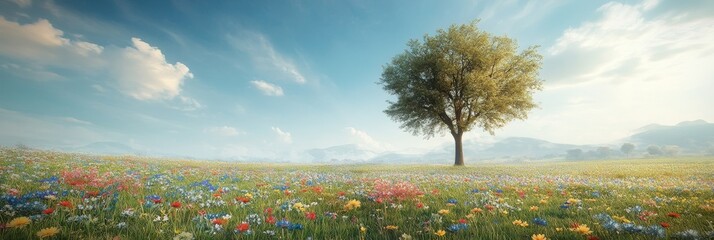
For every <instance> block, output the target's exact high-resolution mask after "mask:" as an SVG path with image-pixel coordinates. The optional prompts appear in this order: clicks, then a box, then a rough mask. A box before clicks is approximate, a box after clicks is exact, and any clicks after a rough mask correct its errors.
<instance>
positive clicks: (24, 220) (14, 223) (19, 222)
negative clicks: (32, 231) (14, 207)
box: [7, 217, 32, 228]
mask: <svg viewBox="0 0 714 240" xmlns="http://www.w3.org/2000/svg"><path fill="white" fill-rule="evenodd" d="M31 222H32V220H31V219H30V218H28V217H18V218H15V219H13V220H11V221H10V222H9V223H8V224H7V227H11V228H23V227H25V226H27V225H28V224H30V223H31Z"/></svg>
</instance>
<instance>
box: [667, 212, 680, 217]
mask: <svg viewBox="0 0 714 240" xmlns="http://www.w3.org/2000/svg"><path fill="white" fill-rule="evenodd" d="M667 216H669V217H673V218H679V217H681V216H682V215H679V213H676V212H670V213H667Z"/></svg>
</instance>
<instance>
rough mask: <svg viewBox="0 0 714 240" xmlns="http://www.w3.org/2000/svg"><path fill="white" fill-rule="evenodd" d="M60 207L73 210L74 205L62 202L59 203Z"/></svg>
mask: <svg viewBox="0 0 714 240" xmlns="http://www.w3.org/2000/svg"><path fill="white" fill-rule="evenodd" d="M58 204H59V205H60V206H63V207H66V208H72V203H71V202H69V201H66V200H65V201H61V202H59V203H58Z"/></svg>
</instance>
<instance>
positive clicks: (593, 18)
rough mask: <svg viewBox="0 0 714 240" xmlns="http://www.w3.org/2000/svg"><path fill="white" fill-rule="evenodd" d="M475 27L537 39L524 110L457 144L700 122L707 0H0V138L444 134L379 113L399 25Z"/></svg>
mask: <svg viewBox="0 0 714 240" xmlns="http://www.w3.org/2000/svg"><path fill="white" fill-rule="evenodd" d="M475 19H480V22H479V23H478V27H479V28H480V29H482V30H485V31H487V32H489V33H491V34H494V35H499V36H504V35H505V36H508V37H510V38H513V39H515V40H516V41H517V42H518V44H519V48H520V49H525V48H527V47H528V46H532V45H538V46H540V48H539V52H540V53H541V54H542V55H543V57H544V59H543V66H542V69H541V71H540V78H541V79H542V80H543V81H544V88H543V90H542V91H540V92H536V93H535V95H534V98H535V100H536V102H537V103H538V104H539V107H538V108H537V109H534V110H532V111H531V112H530V114H529V117H528V119H526V120H518V121H514V122H511V123H509V124H508V125H507V126H506V127H504V128H501V129H498V130H496V131H495V135H490V134H488V133H485V132H483V131H479V130H474V131H472V132H469V133H467V134H466V135H465V137H464V138H465V139H467V140H471V141H482V142H489V141H490V142H492V141H496V140H498V139H503V138H507V137H515V136H518V137H533V138H540V139H544V140H547V141H551V142H556V143H573V144H603V143H609V142H613V141H618V140H619V139H623V138H625V137H627V136H629V135H631V134H632V133H633V130H634V129H637V128H640V127H642V126H645V125H648V124H652V123H657V124H665V125H673V124H676V123H678V122H681V121H688V120H696V119H703V120H706V121H709V122H712V121H714V107H712V106H714V95H713V94H712V92H713V90H714V68H713V67H712V66H714V44H712V43H714V1H706V0H701V1H696V0H687V1H675V0H669V1H656V0H644V1H612V2H608V1H559V0H544V1H520V0H505V1H461V0H454V1H411V0H409V1H406V0H404V1H361V0H359V1H358V0H355V1H298V0H293V1H210V2H201V3H196V2H195V1H182V0H175V1H59V0H55V1H46V0H1V1H0V144H1V145H6V146H12V145H15V144H20V143H21V144H25V145H28V146H33V147H41V148H50V149H68V148H72V147H78V146H83V145H87V144H90V143H95V142H114V143H120V144H124V145H127V146H129V147H131V148H133V149H137V150H141V151H142V152H145V153H148V154H154V155H165V156H186V157H195V158H205V159H244V160H245V159H248V160H249V159H286V160H291V159H300V158H301V157H302V156H303V155H302V154H303V153H304V151H305V150H308V149H313V148H326V147H330V146H337V145H343V144H358V145H359V146H361V147H363V148H366V149H370V150H372V151H376V152H401V153H418V152H425V151H429V149H433V148H436V147H440V146H444V145H445V144H453V139H452V138H451V137H450V136H449V135H448V134H444V135H443V136H436V137H434V138H430V139H424V137H422V136H413V135H411V134H409V133H407V132H404V131H402V130H401V129H400V128H399V123H396V122H394V121H392V120H391V119H390V118H389V117H388V116H387V115H385V114H384V113H383V112H382V111H383V110H384V109H386V107H387V105H388V103H387V100H390V99H393V98H394V97H393V96H390V95H388V94H387V93H386V92H385V91H384V90H382V87H381V86H380V85H379V84H378V81H379V79H380V77H381V72H382V69H383V66H384V65H386V64H387V63H389V62H390V61H391V59H392V57H394V56H395V55H397V54H399V53H402V52H403V51H404V50H405V49H406V43H407V42H408V41H409V40H410V39H420V38H421V37H423V36H424V34H434V33H435V32H436V30H437V29H443V28H448V27H449V26H450V25H452V24H466V23H470V22H471V21H473V20H475Z"/></svg>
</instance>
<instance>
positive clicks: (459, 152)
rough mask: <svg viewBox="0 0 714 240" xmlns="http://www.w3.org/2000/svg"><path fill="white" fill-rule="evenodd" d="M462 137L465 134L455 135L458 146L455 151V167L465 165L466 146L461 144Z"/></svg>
mask: <svg viewBox="0 0 714 240" xmlns="http://www.w3.org/2000/svg"><path fill="white" fill-rule="evenodd" d="M461 136H463V134H455V135H454V143H455V145H456V148H455V149H454V155H455V156H454V166H463V165H464V146H463V144H461Z"/></svg>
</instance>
